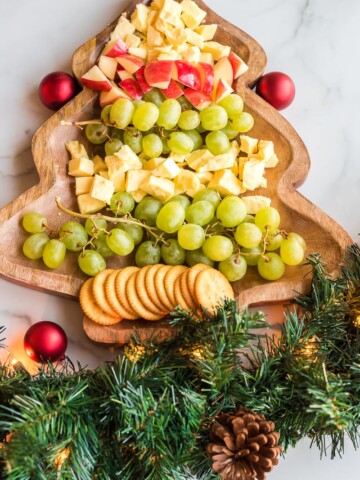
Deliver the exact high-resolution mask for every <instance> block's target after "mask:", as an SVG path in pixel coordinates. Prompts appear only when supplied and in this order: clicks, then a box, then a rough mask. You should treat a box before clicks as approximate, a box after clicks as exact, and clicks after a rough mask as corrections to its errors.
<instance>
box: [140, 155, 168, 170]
mask: <svg viewBox="0 0 360 480" xmlns="http://www.w3.org/2000/svg"><path fill="white" fill-rule="evenodd" d="M164 161H165V158H164V157H156V158H152V159H151V160H147V161H145V162H144V164H143V168H144V169H145V170H149V171H150V170H154V168H157V167H158V166H159V165H161V164H162V163H163V162H164Z"/></svg>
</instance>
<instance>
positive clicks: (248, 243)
mask: <svg viewBox="0 0 360 480" xmlns="http://www.w3.org/2000/svg"><path fill="white" fill-rule="evenodd" d="M234 237H235V240H236V241H237V243H238V244H239V245H240V246H241V247H245V248H255V247H257V246H258V245H259V244H260V242H261V240H262V232H261V230H260V228H259V227H257V226H256V225H255V224H254V223H245V222H243V223H240V225H238V226H237V227H236V231H235V235H234Z"/></svg>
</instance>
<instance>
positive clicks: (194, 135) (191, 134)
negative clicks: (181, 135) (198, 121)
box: [185, 130, 204, 150]
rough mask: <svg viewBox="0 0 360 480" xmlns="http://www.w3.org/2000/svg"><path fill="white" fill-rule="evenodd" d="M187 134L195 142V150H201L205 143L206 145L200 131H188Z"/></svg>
mask: <svg viewBox="0 0 360 480" xmlns="http://www.w3.org/2000/svg"><path fill="white" fill-rule="evenodd" d="M185 133H186V135H187V136H188V137H190V138H191V140H192V141H193V142H194V148H193V150H199V148H201V147H202V146H203V143H204V142H203V138H202V136H201V135H200V133H199V132H198V131H196V130H186V132H185Z"/></svg>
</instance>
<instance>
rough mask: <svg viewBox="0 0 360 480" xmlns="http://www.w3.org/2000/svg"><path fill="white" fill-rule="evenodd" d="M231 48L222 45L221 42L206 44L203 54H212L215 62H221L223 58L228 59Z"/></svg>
mask: <svg viewBox="0 0 360 480" xmlns="http://www.w3.org/2000/svg"><path fill="white" fill-rule="evenodd" d="M230 50H231V49H230V47H229V46H228V45H222V44H221V43H219V42H213V41H210V42H204V48H203V52H206V53H211V55H212V56H213V58H214V60H216V61H217V60H220V58H221V57H228V56H229V54H230Z"/></svg>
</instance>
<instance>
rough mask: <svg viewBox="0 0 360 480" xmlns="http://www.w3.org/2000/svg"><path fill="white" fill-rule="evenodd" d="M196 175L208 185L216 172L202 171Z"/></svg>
mask: <svg viewBox="0 0 360 480" xmlns="http://www.w3.org/2000/svg"><path fill="white" fill-rule="evenodd" d="M196 176H197V177H198V179H199V180H200V183H203V184H204V185H207V184H208V183H209V182H210V181H211V180H212V178H213V176H214V174H213V173H212V172H200V173H197V174H196Z"/></svg>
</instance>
